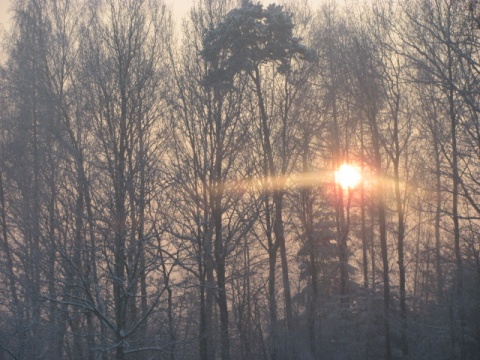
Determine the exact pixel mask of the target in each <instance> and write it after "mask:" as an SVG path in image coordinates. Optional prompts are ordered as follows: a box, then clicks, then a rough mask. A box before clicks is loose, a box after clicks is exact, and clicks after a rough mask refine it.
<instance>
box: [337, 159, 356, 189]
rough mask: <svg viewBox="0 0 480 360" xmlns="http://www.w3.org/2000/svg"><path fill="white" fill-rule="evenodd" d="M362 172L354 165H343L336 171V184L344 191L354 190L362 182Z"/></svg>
mask: <svg viewBox="0 0 480 360" xmlns="http://www.w3.org/2000/svg"><path fill="white" fill-rule="evenodd" d="M361 178H362V177H361V175H360V172H359V171H358V170H357V168H355V167H354V166H353V165H350V164H347V163H343V164H342V166H340V168H339V169H338V170H337V171H335V182H336V183H337V184H339V185H340V186H341V187H342V188H343V189H344V190H346V189H352V188H354V187H355V186H357V185H358V183H359V182H360V180H361Z"/></svg>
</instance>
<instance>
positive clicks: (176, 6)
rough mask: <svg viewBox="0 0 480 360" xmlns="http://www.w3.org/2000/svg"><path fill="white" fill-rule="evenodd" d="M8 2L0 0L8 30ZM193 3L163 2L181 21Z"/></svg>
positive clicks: (188, 0) (0, 21)
mask: <svg viewBox="0 0 480 360" xmlns="http://www.w3.org/2000/svg"><path fill="white" fill-rule="evenodd" d="M10 2H11V0H0V27H4V28H6V29H8V19H9V17H10V14H9V13H8V9H9V7H10ZM194 2H195V0H165V3H166V4H167V5H169V6H171V7H173V11H174V12H175V14H176V15H175V16H176V17H177V18H178V19H181V18H182V17H183V16H185V15H186V14H187V12H188V10H189V9H190V7H191V6H192V5H193V3H194Z"/></svg>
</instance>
